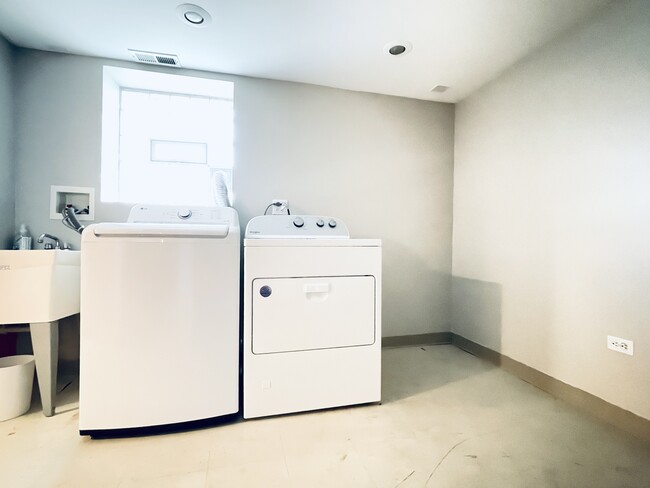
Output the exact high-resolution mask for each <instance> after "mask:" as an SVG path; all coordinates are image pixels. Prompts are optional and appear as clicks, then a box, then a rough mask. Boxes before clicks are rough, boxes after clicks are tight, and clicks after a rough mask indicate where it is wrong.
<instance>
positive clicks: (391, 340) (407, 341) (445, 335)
mask: <svg viewBox="0 0 650 488" xmlns="http://www.w3.org/2000/svg"><path fill="white" fill-rule="evenodd" d="M452 335H453V334H452V333H451V332H431V333H429V334H417V335H405V336H392V337H382V339H381V346H382V347H404V346H430V345H436V344H451V341H452Z"/></svg>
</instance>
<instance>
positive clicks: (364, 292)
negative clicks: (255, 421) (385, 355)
mask: <svg viewBox="0 0 650 488" xmlns="http://www.w3.org/2000/svg"><path fill="white" fill-rule="evenodd" d="M243 336H244V337H243V361H244V378H243V389H244V392H243V400H244V405H243V410H244V411H243V415H244V418H247V419H248V418H254V417H262V416H267V415H277V414H284V413H291V412H300V411H307V410H315V409H322V408H330V407H338V406H344V405H354V404H360V403H374V402H379V401H380V400H381V241H380V240H379V239H350V236H349V232H348V229H347V227H346V225H345V224H344V223H343V222H341V221H340V220H337V219H334V218H332V217H321V216H312V215H299V216H294V215H265V216H260V217H255V218H253V219H252V220H251V221H250V222H249V223H248V226H247V227H246V239H244V331H243Z"/></svg>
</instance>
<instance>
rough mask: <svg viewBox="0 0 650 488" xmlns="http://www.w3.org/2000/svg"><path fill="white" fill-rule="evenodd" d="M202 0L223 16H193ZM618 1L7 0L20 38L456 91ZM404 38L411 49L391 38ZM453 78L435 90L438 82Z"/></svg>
mask: <svg viewBox="0 0 650 488" xmlns="http://www.w3.org/2000/svg"><path fill="white" fill-rule="evenodd" d="M187 1H191V2H192V3H195V4H197V5H199V6H201V7H203V8H204V9H205V10H207V11H208V12H209V13H210V14H211V16H212V22H211V23H210V24H209V25H207V26H206V27H204V28H196V27H192V26H189V25H186V24H184V23H182V22H181V21H180V20H179V18H178V17H177V15H176V12H175V10H176V7H177V6H178V5H179V4H181V3H184V2H187ZM610 1H611V0H393V1H388V0H320V1H319V0H229V1H228V0H103V1H102V0H56V1H53V0H1V1H0V33H2V34H3V35H4V37H6V38H7V39H8V40H9V41H10V42H12V43H13V44H15V45H17V46H21V47H28V48H34V49H41V50H45V51H56V52H63V53H72V54H81V55H87V56H98V57H105V58H112V59H125V60H126V59H131V58H130V56H129V53H128V51H127V50H128V49H138V50H145V51H154V52H158V53H166V54H176V55H178V56H179V58H180V62H181V64H182V66H183V67H186V68H193V69H199V70H206V71H213V72H220V73H231V74H238V75H247V76H254V77H260V78H271V79H278V80H288V81H298V82H303V83H312V84H316V85H324V86H331V87H337V88H345V89H349V90H358V91H366V92H374V93H383V94H387V95H397V96H403V97H410V98H419V99H424V100H437V101H444V102H456V101H459V100H461V99H463V98H464V97H466V96H467V95H468V94H470V93H471V92H472V91H474V90H476V89H477V88H479V87H480V86H482V85H483V84H485V83H486V82H488V81H490V80H491V79H493V78H494V77H495V76H497V75H498V74H499V73H500V72H502V71H503V70H504V69H506V68H508V67H509V66H510V65H512V64H513V63H514V62H516V61H517V60H519V59H521V58H522V57H524V56H525V55H526V54H528V53H529V52H531V51H532V50H534V49H536V48H537V47H539V46H541V45H542V44H544V43H546V42H547V41H549V40H550V39H552V38H554V37H556V36H558V35H560V34H561V33H562V32H563V31H565V30H567V29H569V28H570V27H572V26H574V25H576V24H577V23H579V22H581V21H583V20H584V19H586V18H587V17H589V16H591V15H592V14H593V13H594V12H595V11H596V10H598V9H599V8H601V7H602V6H603V5H605V4H607V3H610ZM400 40H405V41H409V42H411V43H412V45H413V49H412V51H411V52H410V53H408V54H406V55H403V56H399V57H394V56H390V55H388V54H386V53H385V52H384V46H385V45H386V44H388V43H391V42H393V41H400ZM438 84H442V85H447V86H450V87H451V88H450V89H449V90H448V91H447V92H446V93H442V94H441V93H432V92H431V89H432V88H433V87H434V86H436V85H438Z"/></svg>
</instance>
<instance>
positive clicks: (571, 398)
mask: <svg viewBox="0 0 650 488" xmlns="http://www.w3.org/2000/svg"><path fill="white" fill-rule="evenodd" d="M441 344H453V345H454V346H456V347H458V348H459V349H462V350H463V351H465V352H468V353H469V354H472V355H473V356H476V357H478V358H481V359H484V360H486V361H489V362H490V363H492V364H494V365H495V366H498V367H500V368H502V369H504V370H505V371H507V372H508V373H510V374H512V375H514V376H516V377H518V378H520V379H522V380H523V381H525V382H526V383H530V384H531V385H533V386H535V387H536V388H539V389H540V390H542V391H545V392H547V393H549V394H550V395H552V396H554V397H555V398H558V399H560V400H563V401H565V402H566V403H568V404H569V405H573V406H574V407H577V408H579V409H580V410H582V411H583V412H585V413H586V414H587V415H591V416H592V417H596V418H598V419H600V420H602V421H604V422H606V423H608V424H611V425H613V426H615V427H617V428H619V429H621V430H623V431H625V432H628V433H630V434H632V435H633V436H635V437H638V438H640V439H641V440H643V441H645V442H650V420H648V419H645V418H643V417H640V416H639V415H636V414H635V413H632V412H630V411H628V410H625V409H623V408H621V407H617V406H616V405H613V404H611V403H609V402H606V401H605V400H603V399H602V398H599V397H597V396H595V395H592V394H591V393H587V392H586V391H584V390H581V389H579V388H576V387H574V386H571V385H568V384H566V383H564V382H562V381H560V380H558V379H556V378H553V377H552V376H549V375H547V374H546V373H542V372H541V371H538V370H536V369H534V368H531V367H530V366H527V365H525V364H524V363H520V362H519V361H516V360H514V359H512V358H510V357H508V356H505V355H503V354H501V353H499V352H497V351H495V350H493V349H490V348H488V347H485V346H482V345H481V344H478V343H476V342H473V341H470V340H469V339H465V338H464V337H463V336H459V335H458V334H454V333H453V332H432V333H429V334H417V335H406V336H393V337H384V338H383V339H382V347H405V346H425V345H441Z"/></svg>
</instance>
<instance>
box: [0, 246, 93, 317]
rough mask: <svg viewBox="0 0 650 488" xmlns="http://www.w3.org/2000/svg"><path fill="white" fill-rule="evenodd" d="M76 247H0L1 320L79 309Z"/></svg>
mask: <svg viewBox="0 0 650 488" xmlns="http://www.w3.org/2000/svg"><path fill="white" fill-rule="evenodd" d="M80 254H81V253H80V252H79V251H63V250H61V249H42V250H34V251H0V301H1V303H2V306H1V307H0V324H22V323H33V322H52V321H53V320H58V319H60V318H63V317H67V316H68V315H73V314H76V313H79V276H80V272H79V263H80Z"/></svg>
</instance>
